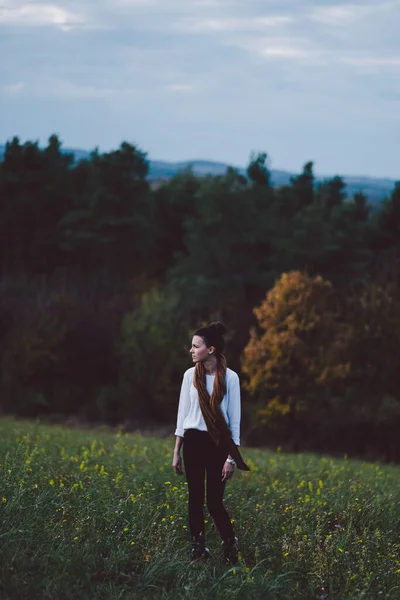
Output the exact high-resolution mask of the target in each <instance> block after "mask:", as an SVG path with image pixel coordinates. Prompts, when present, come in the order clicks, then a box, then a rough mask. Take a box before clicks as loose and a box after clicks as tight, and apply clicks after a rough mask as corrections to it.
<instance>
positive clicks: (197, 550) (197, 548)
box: [191, 532, 210, 560]
mask: <svg viewBox="0 0 400 600" xmlns="http://www.w3.org/2000/svg"><path fill="white" fill-rule="evenodd" d="M209 556H210V551H209V549H208V548H206V541H205V537H204V533H203V532H201V533H200V534H199V535H194V536H192V554H191V560H207V558H209Z"/></svg>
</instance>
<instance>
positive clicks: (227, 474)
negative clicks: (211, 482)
mask: <svg viewBox="0 0 400 600" xmlns="http://www.w3.org/2000/svg"><path fill="white" fill-rule="evenodd" d="M234 470H235V467H234V466H233V465H232V464H231V463H230V462H228V461H226V462H225V464H224V466H223V467H222V481H227V479H232V476H233V471H234Z"/></svg>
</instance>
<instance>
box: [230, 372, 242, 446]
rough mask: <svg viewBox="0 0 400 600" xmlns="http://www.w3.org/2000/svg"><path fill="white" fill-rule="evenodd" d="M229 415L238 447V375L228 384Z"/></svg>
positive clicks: (231, 378)
mask: <svg viewBox="0 0 400 600" xmlns="http://www.w3.org/2000/svg"><path fill="white" fill-rule="evenodd" d="M227 414H228V420H229V427H230V430H231V433H232V439H233V441H234V442H235V444H236V446H240V417H241V406H240V381H239V376H238V374H237V373H233V374H232V377H230V378H229V382H228V407H227Z"/></svg>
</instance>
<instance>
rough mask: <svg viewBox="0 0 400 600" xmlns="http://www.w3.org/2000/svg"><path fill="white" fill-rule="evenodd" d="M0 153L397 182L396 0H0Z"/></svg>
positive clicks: (399, 24)
mask: <svg viewBox="0 0 400 600" xmlns="http://www.w3.org/2000/svg"><path fill="white" fill-rule="evenodd" d="M0 56H1V61H0V110H1V112H0V143H3V142H4V141H6V140H7V139H10V138H11V137H12V136H14V135H18V136H20V138H21V140H23V141H25V140H27V139H30V140H31V139H38V140H40V142H41V143H44V142H45V141H46V139H47V138H48V137H49V135H50V134H52V133H53V132H54V133H57V134H59V136H60V138H61V139H62V141H63V144H64V145H65V146H67V147H75V148H83V149H89V150H90V149H92V148H94V147H95V146H98V147H99V148H100V150H109V149H112V148H116V147H117V146H118V145H119V144H120V142H121V141H122V140H127V141H129V142H132V143H136V144H137V145H138V146H139V147H140V148H141V149H142V150H144V151H146V152H148V154H149V158H152V159H165V160H186V159H196V158H197V159H198V158H203V159H212V160H221V161H226V162H229V163H231V164H234V165H238V166H245V165H246V164H247V162H248V158H249V155H250V152H251V151H259V150H263V151H266V152H267V153H268V155H269V157H270V166H271V167H272V168H282V169H287V170H295V171H299V170H300V169H301V168H302V165H303V164H304V163H305V162H306V161H308V160H314V161H315V170H316V172H317V173H318V174H321V175H324V174H325V175H328V174H336V173H339V174H342V175H346V174H354V175H371V176H387V177H394V178H397V179H400V0H387V1H386V0H364V1H357V0H356V1H354V2H353V3H349V4H346V3H340V2H336V1H335V0H331V1H329V2H328V1H326V0H318V1H317V0H314V1H312V0H310V1H309V2H307V1H305V0H54V2H48V3H47V2H40V1H37V2H29V1H27V0H0Z"/></svg>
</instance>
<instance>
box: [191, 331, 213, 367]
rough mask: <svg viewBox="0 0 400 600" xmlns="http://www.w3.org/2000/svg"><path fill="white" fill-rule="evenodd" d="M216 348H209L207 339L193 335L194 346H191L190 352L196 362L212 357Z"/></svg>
mask: <svg viewBox="0 0 400 600" xmlns="http://www.w3.org/2000/svg"><path fill="white" fill-rule="evenodd" d="M213 350H214V348H213V347H212V346H211V347H210V348H207V346H206V344H205V341H204V340H203V338H202V337H200V336H199V335H195V336H193V339H192V347H191V348H190V354H191V355H192V359H193V362H194V363H197V362H202V361H204V360H207V358H210V356H211V354H212V352H213Z"/></svg>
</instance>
